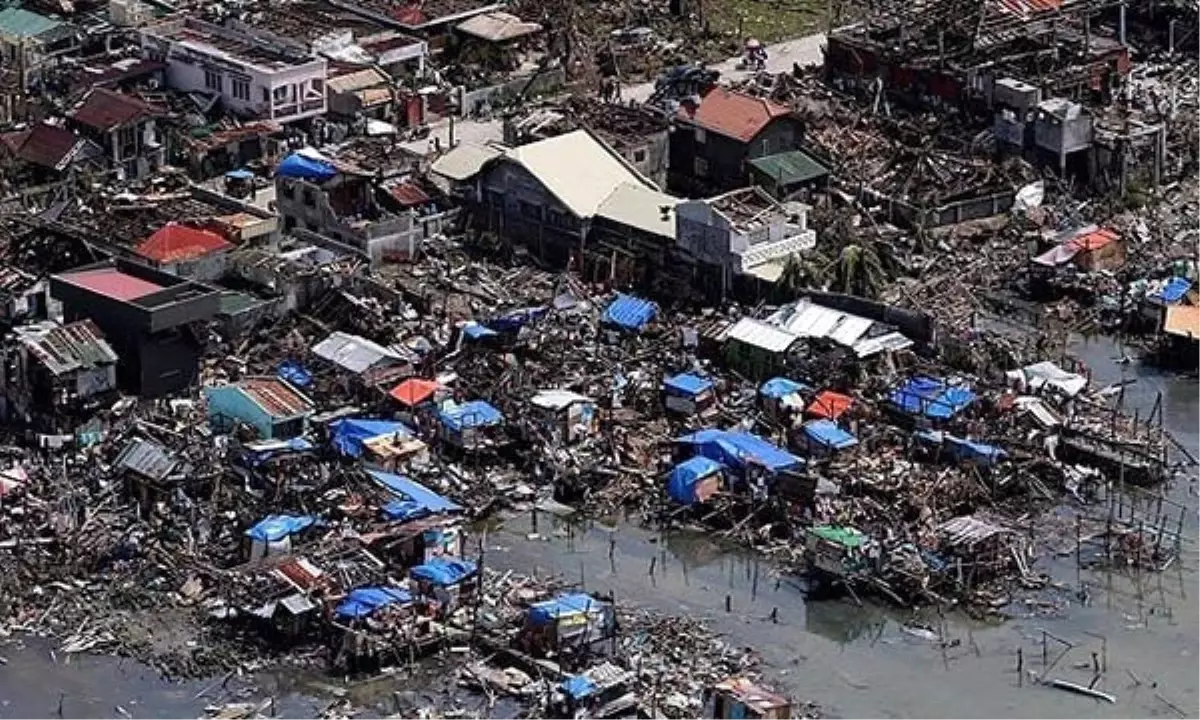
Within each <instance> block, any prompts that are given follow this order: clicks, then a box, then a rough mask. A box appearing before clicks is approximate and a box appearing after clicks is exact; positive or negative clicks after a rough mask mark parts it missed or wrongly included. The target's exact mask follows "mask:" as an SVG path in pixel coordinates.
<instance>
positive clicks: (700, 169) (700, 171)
mask: <svg viewBox="0 0 1200 720" xmlns="http://www.w3.org/2000/svg"><path fill="white" fill-rule="evenodd" d="M695 170H696V177H706V176H707V175H708V161H707V160H705V159H704V158H699V157H698V158H696V167H695Z"/></svg>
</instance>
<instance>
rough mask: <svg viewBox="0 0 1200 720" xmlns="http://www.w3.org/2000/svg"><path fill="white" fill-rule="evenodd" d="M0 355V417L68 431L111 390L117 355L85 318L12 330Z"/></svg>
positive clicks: (113, 388) (113, 386) (103, 399)
mask: <svg viewBox="0 0 1200 720" xmlns="http://www.w3.org/2000/svg"><path fill="white" fill-rule="evenodd" d="M0 355H2V356H3V358H2V361H0V362H2V363H3V368H4V372H3V376H2V377H0V400H2V406H0V415H2V416H3V417H4V418H5V419H6V420H7V421H9V422H13V423H18V424H28V425H31V426H34V427H36V428H38V429H41V430H48V431H64V430H73V429H74V425H72V424H71V423H72V422H78V421H80V420H81V419H82V418H84V417H85V415H86V413H87V412H89V411H92V410H95V409H96V408H97V407H99V404H100V403H102V402H107V401H110V400H111V399H112V394H113V393H114V392H115V391H116V389H117V360H118V358H117V354H116V353H115V352H113V349H112V348H111V347H110V346H109V344H108V343H107V342H106V341H105V339H104V336H103V335H102V334H101V332H100V330H99V328H97V327H96V326H95V325H94V324H92V323H91V322H90V321H88V320H80V321H77V322H73V323H69V324H67V325H58V324H56V323H54V322H51V321H43V322H41V323H39V324H37V325H25V326H20V327H17V328H16V329H15V330H14V331H13V334H12V335H10V336H9V337H8V338H7V340H6V342H5V344H4V345H3V347H2V348H0Z"/></svg>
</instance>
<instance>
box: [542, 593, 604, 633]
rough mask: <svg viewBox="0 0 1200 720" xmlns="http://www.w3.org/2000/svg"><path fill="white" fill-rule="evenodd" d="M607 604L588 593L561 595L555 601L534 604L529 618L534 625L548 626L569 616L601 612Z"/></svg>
mask: <svg viewBox="0 0 1200 720" xmlns="http://www.w3.org/2000/svg"><path fill="white" fill-rule="evenodd" d="M606 604H607V603H605V602H603V601H602V600H597V599H596V598H594V597H592V596H591V595H588V594H586V593H570V594H567V595H559V596H558V597H556V598H554V599H553V600H545V601H542V602H540V603H534V604H533V605H531V606H530V607H529V616H528V617H529V622H530V624H532V625H548V624H549V623H551V622H554V621H555V620H558V619H559V618H561V617H566V616H568V615H577V614H579V613H587V612H599V611H600V610H601V609H602V608H604V606H605V605H606Z"/></svg>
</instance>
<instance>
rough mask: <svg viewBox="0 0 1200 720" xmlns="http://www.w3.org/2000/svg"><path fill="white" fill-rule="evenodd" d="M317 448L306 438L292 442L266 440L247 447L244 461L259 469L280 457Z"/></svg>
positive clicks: (243, 452) (243, 457)
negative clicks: (260, 466)
mask: <svg viewBox="0 0 1200 720" xmlns="http://www.w3.org/2000/svg"><path fill="white" fill-rule="evenodd" d="M314 447H315V446H314V445H313V444H312V443H311V442H309V441H308V440H305V439H304V438H291V439H290V440H264V441H262V442H256V443H252V444H250V445H246V446H245V447H244V448H243V449H242V459H243V461H245V463H246V464H247V465H249V466H250V467H258V466H259V465H262V464H263V463H265V462H266V461H268V460H270V459H271V458H274V457H279V456H280V455H290V454H292V453H301V452H308V451H309V450H312V449H313V448H314Z"/></svg>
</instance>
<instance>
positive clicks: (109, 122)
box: [71, 88, 163, 130]
mask: <svg viewBox="0 0 1200 720" xmlns="http://www.w3.org/2000/svg"><path fill="white" fill-rule="evenodd" d="M162 113H163V111H162V109H161V108H159V107H157V106H154V105H151V104H150V103H148V102H146V101H145V100H142V99H141V98H136V97H133V96H132V95H124V94H122V93H119V92H114V91H112V90H109V89H108V88H96V89H94V90H92V91H91V92H90V93H88V96H87V99H86V100H84V101H83V105H81V106H80V107H79V109H78V110H76V111H75V114H74V115H72V116H71V117H72V118H74V119H75V122H77V123H80V124H82V125H86V126H88V127H90V128H95V129H97V130H112V129H113V128H116V127H120V126H121V125H125V124H127V123H130V122H133V121H135V120H140V119H141V118H143V117H148V116H152V115H161V114H162Z"/></svg>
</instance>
